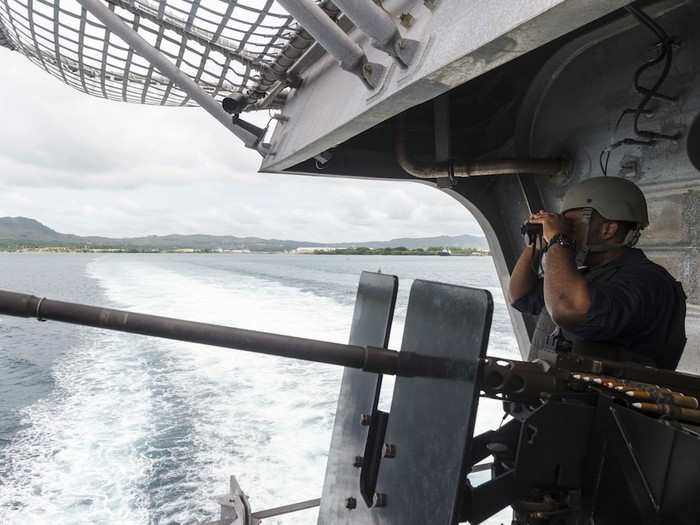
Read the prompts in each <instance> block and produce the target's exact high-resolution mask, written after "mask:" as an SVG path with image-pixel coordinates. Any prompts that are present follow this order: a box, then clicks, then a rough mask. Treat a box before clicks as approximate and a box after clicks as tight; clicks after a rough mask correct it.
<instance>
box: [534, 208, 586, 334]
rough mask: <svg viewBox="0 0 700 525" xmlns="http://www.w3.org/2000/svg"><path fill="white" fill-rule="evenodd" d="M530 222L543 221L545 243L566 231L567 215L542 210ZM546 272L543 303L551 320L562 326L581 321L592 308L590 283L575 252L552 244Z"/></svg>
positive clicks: (566, 326)
mask: <svg viewBox="0 0 700 525" xmlns="http://www.w3.org/2000/svg"><path fill="white" fill-rule="evenodd" d="M530 222H534V223H539V224H542V229H543V237H544V240H545V241H546V242H550V241H551V240H552V238H553V237H554V236H555V235H557V234H560V233H567V232H568V226H567V224H566V222H565V220H564V218H563V217H562V216H561V215H559V214H557V213H550V212H545V211H541V212H539V213H537V214H535V215H533V217H531V219H530ZM545 264H546V270H545V272H544V303H545V306H546V308H547V311H548V312H549V315H550V317H551V318H552V320H553V321H554V322H555V323H556V324H557V325H559V326H561V327H563V328H571V327H572V326H575V325H577V324H578V323H582V322H583V321H585V320H586V315H587V314H588V310H589V309H590V307H591V297H590V293H589V290H588V283H587V282H586V280H585V279H584V278H583V276H582V275H581V274H580V273H579V272H578V271H577V268H576V254H575V251H574V250H572V249H571V248H566V247H564V246H561V245H559V244H556V243H555V244H554V245H552V246H550V247H549V249H548V250H547V255H546V261H545Z"/></svg>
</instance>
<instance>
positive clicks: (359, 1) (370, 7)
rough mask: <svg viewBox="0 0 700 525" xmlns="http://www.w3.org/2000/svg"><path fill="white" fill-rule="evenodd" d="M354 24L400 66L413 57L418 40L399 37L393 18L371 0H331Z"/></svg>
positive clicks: (407, 62) (405, 65)
mask: <svg viewBox="0 0 700 525" xmlns="http://www.w3.org/2000/svg"><path fill="white" fill-rule="evenodd" d="M333 3H334V4H335V5H336V6H337V7H338V8H340V10H341V11H342V12H343V13H345V15H346V16H347V17H348V18H349V19H350V20H351V21H352V23H353V24H355V26H356V27H357V28H358V29H359V30H360V31H362V32H363V33H365V34H366V35H367V36H369V37H370V38H371V39H372V45H373V46H374V47H376V48H377V49H381V50H382V51H384V52H386V53H388V54H389V55H391V56H392V57H393V58H394V59H395V60H396V62H397V63H398V64H399V66H401V67H404V68H405V67H407V66H408V64H409V63H410V62H411V60H412V59H413V57H414V55H415V53H416V50H417V49H418V42H417V41H416V40H409V39H404V38H402V37H401V33H400V32H399V28H398V27H397V25H396V23H395V22H394V20H393V18H392V17H391V15H390V14H389V13H387V12H386V11H385V10H384V9H382V8H381V7H380V6H378V5H377V4H375V3H374V2H373V1H372V0H333Z"/></svg>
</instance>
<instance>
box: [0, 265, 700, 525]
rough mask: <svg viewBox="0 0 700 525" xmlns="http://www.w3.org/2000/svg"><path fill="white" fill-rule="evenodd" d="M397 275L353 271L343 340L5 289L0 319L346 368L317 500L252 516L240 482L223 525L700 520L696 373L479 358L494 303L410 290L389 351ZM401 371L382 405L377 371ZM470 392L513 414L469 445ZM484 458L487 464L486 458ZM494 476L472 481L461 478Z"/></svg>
mask: <svg viewBox="0 0 700 525" xmlns="http://www.w3.org/2000/svg"><path fill="white" fill-rule="evenodd" d="M397 287H398V280H397V278H396V277H394V276H390V275H386V274H375V273H367V272H365V273H363V274H362V277H361V279H360V285H359V288H358V293H357V300H356V304H355V312H354V316H353V321H352V327H351V332H350V341H349V344H348V345H343V344H338V343H329V342H323V341H316V340H310V339H302V338H297V337H288V336H283V335H277V334H270V333H264V332H254V331H250V330H242V329H237V328H229V327H224V326H218V325H212V324H206V323H196V322H191V321H183V320H179V319H172V318H166V317H158V316H152V315H145V314H138V313H133V312H125V311H120V310H112V309H105V308H98V307H94V306H86V305H80V304H74V303H66V302H61V301H53V300H49V299H45V298H39V297H35V296H31V295H25V294H18V293H13V292H6V291H0V314H4V315H12V316H19V317H36V318H37V319H39V320H55V321H62V322H68V323H74V324H80V325H87V326H93V327H97V328H103V329H110V330H118V331H122V332H129V333H136V334H142V335H150V336H156V337H164V338H169V339H175V340H180V341H189V342H195V343H201V344H206V345H214V346H220V347H226V348H234V349H239V350H247V351H253V352H258V353H264V354H271V355H277V356H282V357H288V358H296V359H305V360H309V361H316V362H321V363H328V364H335V365H340V366H343V367H345V370H344V375H343V380H342V384H341V389H340V395H339V398H338V406H337V410H336V416H335V426H334V429H333V435H332V440H331V445H330V451H329V456H328V464H327V469H326V476H325V482H324V487H323V494H322V496H321V498H320V499H319V500H309V501H306V502H301V503H295V504H291V505H285V506H282V507H279V508H276V509H269V510H265V511H259V512H252V511H251V510H250V506H249V504H248V501H247V498H246V497H245V495H244V494H243V491H242V490H241V489H240V487H238V484H237V483H236V482H235V479H232V482H231V492H230V494H229V495H227V496H225V497H223V498H222V499H221V500H220V503H221V519H220V520H219V521H217V522H216V523H218V524H220V525H254V524H256V523H258V522H259V520H260V519H262V518H265V517H270V516H274V515H279V514H282V513H285V512H293V511H296V510H300V509H304V508H309V507H312V506H316V505H318V506H320V510H319V523H320V524H339V523H347V524H358V525H360V524H361V525H364V524H367V525H369V524H378V523H380V524H392V525H394V524H396V525H398V524H401V525H425V524H436V525H439V524H452V523H456V522H458V521H469V522H470V523H481V522H482V521H484V520H485V519H487V518H488V517H489V516H492V515H493V514H495V513H496V512H498V511H499V510H501V509H503V508H505V507H507V506H509V505H510V506H513V508H514V510H515V519H514V521H513V523H514V524H518V525H525V524H545V523H550V524H555V523H558V524H577V523H595V524H612V523H615V524H621V523H642V524H647V523H648V524H652V523H654V524H659V523H661V524H671V523H673V524H686V523H687V524H690V523H693V524H695V523H698V521H699V520H700V511H698V510H697V506H696V505H695V501H694V497H695V496H696V495H697V494H698V491H699V490H700V476H698V475H697V469H696V468H695V466H694V461H692V460H693V459H696V458H697V457H698V454H699V453H700V436H699V435H698V434H697V432H696V431H697V430H698V429H700V427H696V426H695V424H698V423H700V411H698V401H697V400H698V399H700V378H699V377H697V376H693V375H688V374H681V373H676V372H670V371H664V370H657V369H654V368H649V367H642V366H638V365H632V364H627V363H619V362H608V361H600V360H595V359H590V358H584V357H580V356H576V355H571V354H561V355H558V356H556V358H555V359H554V360H553V361H552V362H551V363H546V362H532V363H530V362H522V361H515V360H505V359H495V358H491V357H487V356H486V347H487V344H488V334H489V330H490V324H491V317H492V312H493V301H492V299H491V296H490V294H489V292H487V291H485V290H477V289H473V288H467V287H462V286H454V285H447V284H442V283H435V282H428V281H420V280H417V281H414V283H413V285H412V288H411V293H410V298H409V304H408V310H407V315H406V321H405V327H404V336H403V341H402V345H401V351H393V350H389V349H387V344H388V340H389V332H390V328H391V322H392V319H393V311H394V305H395V300H396V293H397ZM384 374H394V375H396V376H397V379H396V382H395V386H394V392H393V397H392V403H391V409H390V411H389V412H384V411H382V410H379V409H378V399H379V392H380V388H381V380H382V375H384ZM481 396H486V397H491V398H495V399H500V400H502V401H503V402H504V404H505V405H506V409H507V412H508V413H509V414H511V415H512V416H513V419H512V420H511V421H509V422H508V423H506V424H505V425H502V426H501V427H500V428H499V429H497V430H493V431H489V432H486V433H483V434H480V435H478V436H474V423H475V418H476V410H477V406H478V401H479V398H480V397H481ZM488 456H493V461H492V463H490V464H488V465H485V464H484V463H482V461H483V460H484V459H486V458H487V457H488ZM484 469H490V470H491V473H492V476H491V479H490V480H489V481H486V482H485V483H482V484H480V485H477V486H473V485H472V483H471V482H470V480H469V478H468V474H469V473H470V472H472V471H478V470H484Z"/></svg>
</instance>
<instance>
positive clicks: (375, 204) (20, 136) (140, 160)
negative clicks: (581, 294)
mask: <svg viewBox="0 0 700 525" xmlns="http://www.w3.org/2000/svg"><path fill="white" fill-rule="evenodd" d="M0 71H2V80H1V81H0V122H1V125H0V217H2V216H25V217H32V218H35V219H37V220H39V221H41V222H42V223H44V224H46V225H47V226H50V227H51V228H53V229H55V230H58V231H60V232H63V233H75V234H79V235H108V236H118V237H124V236H137V235H147V234H159V235H160V234H168V233H208V234H216V235H237V236H245V235H254V236H260V237H267V238H272V237H274V238H285V239H298V240H309V241H320V242H323V241H328V242H330V241H356V240H357V241H359V240H385V239H390V238H393V237H403V236H412V237H414V236H432V235H440V234H448V235H458V234H463V233H472V234H481V229H480V228H479V226H478V225H477V223H476V221H475V220H474V219H473V218H472V217H471V215H470V214H469V212H467V210H466V209H464V208H463V207H462V206H461V205H460V204H459V203H457V202H456V201H455V200H453V199H452V198H451V197H449V196H447V195H445V194H443V193H441V192H439V191H437V190H435V189H433V188H429V187H426V186H424V185H421V184H416V183H410V182H370V181H355V180H345V179H326V178H320V177H300V176H292V175H274V174H260V173H257V168H258V165H259V163H260V157H259V155H258V154H257V153H255V152H251V151H249V150H247V149H245V148H244V147H243V146H242V145H241V144H240V143H239V142H238V141H237V139H236V138H235V137H234V136H233V135H231V134H230V133H229V132H228V131H227V130H226V129H225V128H224V127H223V126H221V124H219V123H218V122H217V121H215V120H214V119H213V118H211V117H210V116H209V115H208V114H207V113H205V112H204V111H203V110H201V109H199V108H162V107H152V106H141V105H132V104H124V103H119V102H111V101H106V100H101V99H98V98H94V97H90V96H88V95H85V94H83V93H79V92H78V91H75V90H73V89H72V88H70V87H68V86H66V85H64V84H62V83H61V82H59V81H58V80H55V79H54V78H53V77H51V76H49V75H48V74H47V73H45V72H44V71H42V70H41V69H39V68H38V67H36V66H34V64H32V63H30V62H29V61H28V60H27V59H25V58H24V57H23V56H22V55H20V54H19V53H16V52H11V51H9V50H6V49H5V48H0ZM379 196H381V198H378V197H379Z"/></svg>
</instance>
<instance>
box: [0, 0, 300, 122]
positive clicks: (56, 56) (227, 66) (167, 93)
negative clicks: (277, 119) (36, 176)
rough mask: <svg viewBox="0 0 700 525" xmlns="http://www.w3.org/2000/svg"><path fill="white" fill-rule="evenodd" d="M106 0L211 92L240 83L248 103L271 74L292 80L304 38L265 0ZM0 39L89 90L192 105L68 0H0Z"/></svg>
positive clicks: (218, 94) (270, 81)
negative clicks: (289, 75) (289, 71)
mask: <svg viewBox="0 0 700 525" xmlns="http://www.w3.org/2000/svg"><path fill="white" fill-rule="evenodd" d="M106 2H107V5H108V6H109V8H110V9H111V10H113V11H114V12H115V13H116V14H117V15H118V16H119V17H120V18H121V19H122V20H123V21H124V22H125V23H126V24H127V25H129V26H130V27H131V28H133V29H134V30H135V31H137V32H138V33H139V34H140V35H141V36H142V37H143V38H144V39H145V40H146V41H147V42H149V43H150V44H151V45H153V46H155V47H156V48H157V49H159V50H160V51H161V52H162V53H164V54H165V55H166V56H167V57H168V58H169V59H170V60H171V61H172V62H173V63H174V64H175V65H176V66H177V67H178V68H179V69H180V70H181V71H182V72H183V73H185V74H186V75H188V76H189V77H190V78H192V79H193V80H194V81H195V82H196V83H197V84H198V85H199V86H200V87H201V88H202V89H203V90H204V91H206V92H207V93H209V94H210V95H212V96H213V97H215V98H217V99H221V98H223V97H224V96H226V95H228V94H230V93H234V92H243V93H245V94H246V95H248V97H249V100H250V101H251V104H250V105H249V108H252V107H254V103H255V102H256V101H257V100H260V99H262V98H263V97H265V95H266V93H267V91H268V90H269V88H271V87H272V86H273V85H274V84H278V87H279V84H281V85H282V86H284V85H288V84H289V83H291V82H292V80H291V79H289V78H287V75H286V71H287V69H288V67H289V66H290V65H291V63H292V62H293V60H291V59H287V57H286V55H289V56H290V57H296V56H298V54H299V50H300V49H302V48H306V47H308V46H309V45H310V43H311V42H313V40H312V39H311V37H310V36H308V34H306V32H305V31H303V30H302V29H301V28H299V27H298V25H297V24H296V23H295V22H294V20H293V19H292V18H291V17H290V16H289V14H287V13H286V12H285V11H284V10H283V9H282V8H281V7H280V6H279V5H278V4H277V2H276V1H275V0H160V1H153V0H106ZM300 39H301V45H300V43H299V41H300ZM0 45H4V46H5V47H9V48H10V49H15V50H17V51H19V52H21V53H22V54H24V55H25V56H27V58H29V59H30V60H31V61H32V62H34V63H35V64H37V65H38V66H40V67H41V68H43V69H45V70H46V71H48V72H49V73H51V74H52V75H54V76H55V77H57V78H59V79H60V80H62V81H63V82H65V83H66V84H69V85H71V86H73V87H74V88H76V89H78V90H80V91H83V92H85V93H88V94H91V95H95V96H98V97H103V98H108V99H112V100H119V101H124V102H134V103H141V104H154V105H168V106H192V105H196V103H194V102H193V101H192V100H191V99H190V98H189V97H188V96H187V95H186V94H185V93H184V92H183V91H181V90H180V89H179V88H178V87H177V86H175V85H173V83H172V82H171V81H170V80H169V79H167V78H165V77H164V76H163V75H161V74H160V73H159V72H158V71H157V70H156V69H155V68H154V67H153V66H151V65H150V64H149V63H148V62H147V61H146V60H145V59H143V58H142V57H141V56H139V55H138V54H136V53H134V52H133V50H132V49H130V48H129V46H128V45H127V44H126V43H125V42H124V41H123V40H121V38H119V37H118V36H116V35H115V34H113V33H111V32H109V31H108V30H107V29H106V28H105V26H104V25H103V24H102V23H101V22H99V21H98V20H97V19H96V18H95V17H94V16H92V15H91V14H90V13H89V12H87V11H86V10H85V9H84V8H83V7H81V6H80V4H78V3H77V2H76V1H75V0H55V1H51V0H0ZM290 49H291V50H292V52H291V53H289V50H290ZM271 105H274V104H271Z"/></svg>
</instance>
